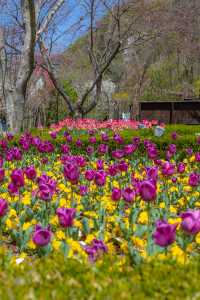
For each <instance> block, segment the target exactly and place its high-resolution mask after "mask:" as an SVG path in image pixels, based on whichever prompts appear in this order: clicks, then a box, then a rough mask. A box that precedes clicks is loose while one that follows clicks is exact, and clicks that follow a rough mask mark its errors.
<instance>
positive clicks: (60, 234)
mask: <svg viewBox="0 0 200 300" xmlns="http://www.w3.org/2000/svg"><path fill="white" fill-rule="evenodd" d="M56 237H57V239H58V240H64V239H65V233H64V232H63V231H62V230H59V231H57V232H56Z"/></svg>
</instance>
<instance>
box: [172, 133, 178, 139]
mask: <svg viewBox="0 0 200 300" xmlns="http://www.w3.org/2000/svg"><path fill="white" fill-rule="evenodd" d="M171 138H172V140H177V138H178V134H177V132H175V131H174V132H172V134H171Z"/></svg>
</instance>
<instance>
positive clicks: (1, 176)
mask: <svg viewBox="0 0 200 300" xmlns="http://www.w3.org/2000/svg"><path fill="white" fill-rule="evenodd" d="M4 178H5V171H4V169H0V182H2V181H4Z"/></svg>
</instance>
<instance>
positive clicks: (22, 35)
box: [0, 0, 65, 131]
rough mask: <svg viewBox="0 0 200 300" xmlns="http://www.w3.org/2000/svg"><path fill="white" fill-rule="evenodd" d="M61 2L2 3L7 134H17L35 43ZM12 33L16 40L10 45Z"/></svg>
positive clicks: (0, 45)
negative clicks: (8, 132)
mask: <svg viewBox="0 0 200 300" xmlns="http://www.w3.org/2000/svg"><path fill="white" fill-rule="evenodd" d="M64 2H65V0H57V1H44V0H35V1H34V0H21V1H14V0H13V1H7V3H6V4H5V3H4V4H3V3H2V7H3V5H4V7H6V9H5V10H4V12H3V14H4V19H5V20H6V23H8V24H6V25H5V26H1V30H0V62H1V64H0V71H1V72H0V73H1V74H2V76H1V85H2V90H3V98H4V103H5V108H6V115H7V121H8V124H9V126H10V129H11V130H15V131H19V130H21V128H22V125H23V118H24V105H25V99H26V93H27V87H28V82H29V80H30V77H31V75H32V73H33V70H34V66H35V49H36V45H37V42H38V40H39V39H40V38H41V36H42V35H43V34H44V33H45V32H47V31H48V28H49V26H50V24H51V22H52V20H53V19H54V17H55V15H56V14H57V12H58V11H59V9H60V8H61V7H62V6H63V5H64ZM13 20H14V22H13ZM13 32H14V33H15V36H16V38H15V40H14V42H13V39H12V36H13ZM7 33H10V34H7Z"/></svg>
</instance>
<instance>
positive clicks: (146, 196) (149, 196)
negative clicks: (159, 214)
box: [139, 180, 157, 202]
mask: <svg viewBox="0 0 200 300" xmlns="http://www.w3.org/2000/svg"><path fill="white" fill-rule="evenodd" d="M139 193H140V196H141V198H142V199H143V200H144V201H147V202H149V201H153V200H155V199H156V196H157V193H156V185H155V184H154V183H153V182H151V181H150V180H144V181H142V182H141V183H140V185H139Z"/></svg>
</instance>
